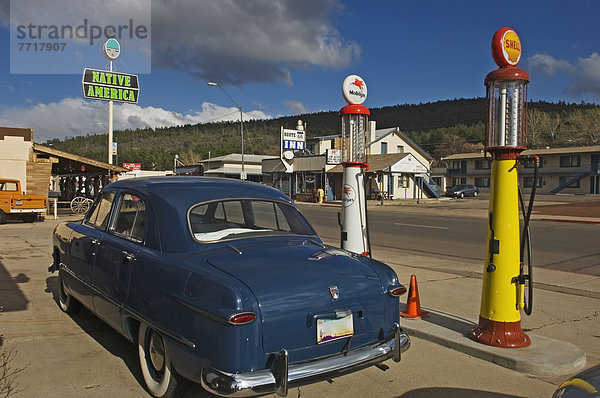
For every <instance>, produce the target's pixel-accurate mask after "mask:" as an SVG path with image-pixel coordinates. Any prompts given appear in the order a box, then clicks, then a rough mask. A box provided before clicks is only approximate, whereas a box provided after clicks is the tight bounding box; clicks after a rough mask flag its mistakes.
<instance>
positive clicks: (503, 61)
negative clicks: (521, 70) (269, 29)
mask: <svg viewBox="0 0 600 398" xmlns="http://www.w3.org/2000/svg"><path fill="white" fill-rule="evenodd" d="M492 56H493V57H494V61H495V62H496V65H498V66H499V67H501V68H504V67H506V66H516V65H517V64H518V63H519V61H520V60H521V40H520V39H519V36H518V35H517V32H515V31H514V30H513V29H511V28H502V29H499V30H498V31H497V32H496V34H494V38H493V39H492Z"/></svg>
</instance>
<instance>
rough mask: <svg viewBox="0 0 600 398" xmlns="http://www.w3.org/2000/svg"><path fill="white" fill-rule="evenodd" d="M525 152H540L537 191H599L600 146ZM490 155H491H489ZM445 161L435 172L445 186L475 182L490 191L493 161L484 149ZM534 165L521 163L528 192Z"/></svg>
mask: <svg viewBox="0 0 600 398" xmlns="http://www.w3.org/2000/svg"><path fill="white" fill-rule="evenodd" d="M522 154H523V155H538V156H539V157H540V167H539V171H538V179H537V181H536V182H535V183H536V184H537V192H538V193H540V194H579V195H581V194H593V195H597V194H600V146H587V147H573V148H546V149H528V150H526V151H523V152H522ZM488 158H489V157H488ZM442 163H443V165H444V167H443V168H441V169H435V176H436V178H438V179H442V178H443V180H444V181H440V182H441V183H442V184H443V185H444V186H443V187H444V188H445V187H452V186H454V185H456V184H473V185H476V186H477V187H479V189H480V190H481V191H483V192H489V189H490V177H491V168H490V166H491V162H489V161H488V160H486V159H485V157H484V153H483V152H475V153H458V154H454V155H450V156H447V157H445V158H443V159H442ZM533 178H534V165H533V163H531V162H526V163H524V164H522V165H521V166H520V167H519V184H520V186H521V187H523V188H524V191H525V192H529V191H530V190H531V188H532V187H533V184H534V181H533Z"/></svg>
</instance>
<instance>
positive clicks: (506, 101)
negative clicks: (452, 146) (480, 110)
mask: <svg viewBox="0 0 600 398" xmlns="http://www.w3.org/2000/svg"><path fill="white" fill-rule="evenodd" d="M526 84H527V82H526V81H524V80H499V81H491V82H489V83H488V84H487V101H488V103H487V106H488V123H487V132H486V142H485V146H486V147H487V148H492V147H524V146H525V145H526V137H525V131H526V129H525V123H526V120H525V119H526V116H525V115H526V113H525V103H526V101H527V86H526Z"/></svg>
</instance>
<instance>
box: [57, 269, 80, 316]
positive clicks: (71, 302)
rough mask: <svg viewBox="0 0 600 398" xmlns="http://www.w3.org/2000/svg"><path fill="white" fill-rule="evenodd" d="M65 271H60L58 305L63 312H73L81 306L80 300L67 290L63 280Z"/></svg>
mask: <svg viewBox="0 0 600 398" xmlns="http://www.w3.org/2000/svg"><path fill="white" fill-rule="evenodd" d="M63 272H64V271H61V270H59V271H58V306H59V307H60V309H61V310H62V311H63V312H66V313H67V314H73V313H75V312H77V311H79V309H80V308H81V304H79V301H77V299H75V298H74V297H73V296H71V295H70V294H68V293H67V292H66V291H65V283H64V281H63Z"/></svg>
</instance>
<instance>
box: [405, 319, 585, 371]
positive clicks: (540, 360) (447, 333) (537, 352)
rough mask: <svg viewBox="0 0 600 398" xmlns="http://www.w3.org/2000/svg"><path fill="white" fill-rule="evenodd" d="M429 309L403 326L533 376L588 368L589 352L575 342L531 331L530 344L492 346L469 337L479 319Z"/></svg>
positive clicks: (407, 330)
mask: <svg viewBox="0 0 600 398" xmlns="http://www.w3.org/2000/svg"><path fill="white" fill-rule="evenodd" d="M428 311H429V312H430V315H429V316H427V317H425V318H422V319H418V320H414V319H407V320H406V321H403V322H401V327H402V329H404V330H405V331H406V332H407V333H408V334H409V335H411V336H414V337H419V338H422V339H425V340H428V341H431V342H433V343H436V344H439V345H442V346H444V347H448V348H451V349H453V350H456V351H460V352H463V353H465V354H467V355H471V356H474V357H476V358H479V359H483V360H485V361H489V362H492V363H495V364H497V365H500V366H502V367H505V368H508V369H511V370H514V371H517V372H521V373H526V374H529V375H532V376H565V375H570V374H573V373H576V372H578V371H580V370H582V369H583V368H585V365H586V355H585V352H584V351H582V350H581V349H580V348H578V347H577V346H575V345H573V344H571V343H567V342H564V341H560V340H555V339H551V338H548V337H543V336H538V335H534V334H531V333H529V334H528V335H529V337H530V338H531V345H530V346H529V347H524V348H500V347H493V346H488V345H485V344H481V343H478V342H475V341H473V340H471V339H470V338H468V337H467V333H468V332H469V330H470V329H471V328H473V327H475V326H477V323H476V322H474V321H472V320H468V319H464V318H459V317H456V316H454V315H451V314H447V313H443V312H438V311H435V310H431V309H428ZM404 319H406V318H404Z"/></svg>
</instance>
